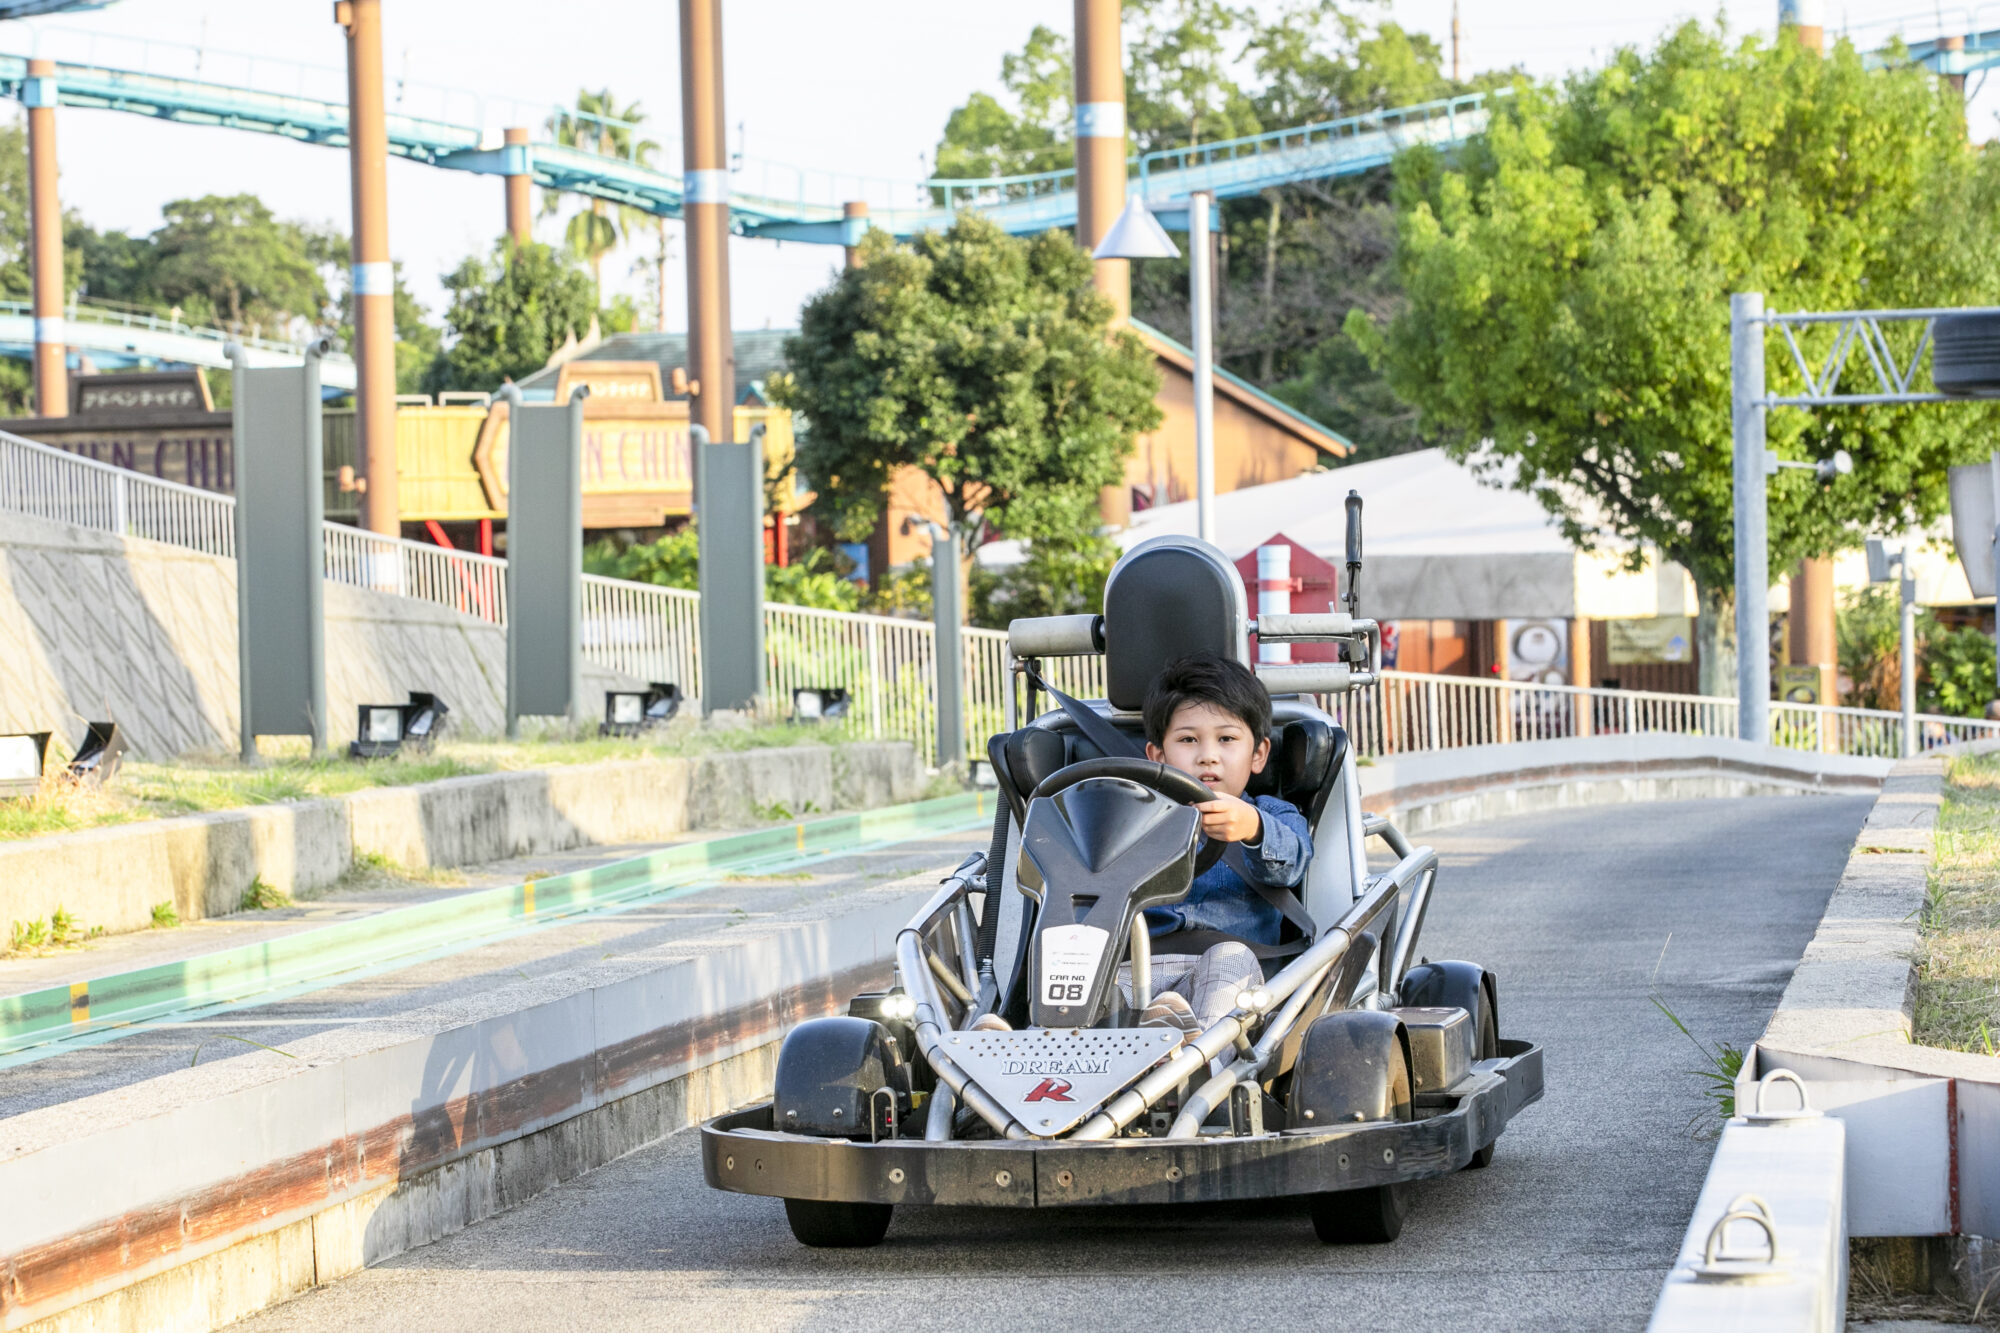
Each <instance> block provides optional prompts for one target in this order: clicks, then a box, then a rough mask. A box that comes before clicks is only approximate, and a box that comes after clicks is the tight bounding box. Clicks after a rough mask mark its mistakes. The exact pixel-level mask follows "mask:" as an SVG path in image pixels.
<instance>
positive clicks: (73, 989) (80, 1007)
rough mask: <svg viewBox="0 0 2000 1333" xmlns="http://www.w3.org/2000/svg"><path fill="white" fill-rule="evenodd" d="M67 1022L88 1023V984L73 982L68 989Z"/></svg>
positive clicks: (85, 982)
mask: <svg viewBox="0 0 2000 1333" xmlns="http://www.w3.org/2000/svg"><path fill="white" fill-rule="evenodd" d="M69 1021H70V1022H72V1023H88V1022H89V1021H90V983H89V982H87V981H73V982H71V983H70V987H69Z"/></svg>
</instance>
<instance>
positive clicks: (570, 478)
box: [501, 385, 589, 737]
mask: <svg viewBox="0 0 2000 1333" xmlns="http://www.w3.org/2000/svg"><path fill="white" fill-rule="evenodd" d="M588 392H589V391H588V390H587V389H582V388H579V389H576V390H575V391H573V392H572V393H571V394H570V399H569V402H567V403H564V404H561V405H559V406H542V405H540V404H536V405H534V406H527V405H525V404H523V403H522V402H521V391H520V390H519V389H516V388H514V386H512V385H508V386H507V388H506V389H505V390H503V391H502V394H501V396H502V397H503V398H505V399H506V402H507V734H508V735H509V736H512V737H518V736H519V735H520V734H521V719H522V718H523V717H564V718H572V717H574V716H576V704H577V694H578V691H579V690H580V689H581V687H582V684H583V400H584V397H585V396H586V394H587V393H588Z"/></svg>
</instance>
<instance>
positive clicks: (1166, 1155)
mask: <svg viewBox="0 0 2000 1333" xmlns="http://www.w3.org/2000/svg"><path fill="white" fill-rule="evenodd" d="M1500 1047H1501V1052H1502V1054H1501V1057H1500V1058H1499V1059H1497V1060H1483V1061H1481V1062H1479V1063H1478V1064H1477V1065H1475V1066H1474V1072H1473V1073H1472V1074H1471V1075H1470V1076H1469V1077H1468V1078H1467V1079H1466V1081H1465V1082H1463V1083H1461V1084H1460V1085H1459V1086H1458V1087H1457V1088H1455V1089H1454V1090H1453V1091H1454V1094H1455V1095H1456V1105H1454V1106H1453V1107H1452V1108H1451V1109H1450V1110H1448V1111H1444V1112H1441V1113H1440V1114H1437V1115H1433V1116H1430V1117H1428V1118H1426V1119H1422V1120H1413V1121H1407V1122H1405V1121H1376V1122H1374V1123H1371V1124H1365V1125H1355V1126H1351V1127H1349V1128H1345V1129H1334V1130H1303V1131H1301V1130H1288V1131H1284V1132H1280V1133H1271V1134H1262V1135H1255V1136H1250V1135H1243V1136H1233V1135H1208V1136H1205V1137H1203V1138H1200V1139H1165V1138H1121V1139H1108V1140H1097V1141H1079V1140H1075V1139H1032V1140H1020V1139H1012V1140H979V1141H954V1142H946V1143H934V1142H926V1141H925V1140H923V1139H884V1140H882V1141H881V1142H879V1143H864V1142H857V1141H854V1140H849V1139H826V1138H813V1137H810V1136H808V1135H804V1134H786V1133H780V1132H777V1131H775V1130H773V1129H772V1128H771V1104H770V1103H769V1102H764V1103H761V1104H759V1105H757V1106H753V1107H750V1108H748V1109H747V1110H742V1111H735V1112H732V1113H730V1114H728V1115H724V1116H718V1117H716V1118H715V1119H713V1120H711V1121H709V1122H708V1123H706V1124H705V1125H703V1126H702V1130H701V1156H702V1170H703V1173H704V1174H705V1175H706V1176H707V1178H708V1183H709V1184H710V1185H712V1186H714V1187H715V1188H717V1189H724V1190H731V1191H734V1192H736V1193H740V1194H758V1195H764V1196H768V1197H773V1198H788V1199H819V1200H829V1201H840V1202H848V1203H887V1204H898V1203H905V1204H933V1205H943V1206H954V1205H980V1206H986V1207H1003V1208H1006V1207H1011V1208H1064V1207H1078V1206H1086V1205H1095V1204H1138V1203H1196V1202H1212V1201H1217V1200H1224V1199H1265V1198H1276V1197H1281V1196H1285V1195H1296V1194H1318V1193H1322V1192H1326V1191H1335V1190H1353V1189H1365V1188H1368V1187H1370V1186H1376V1185H1390V1184H1398V1183H1402V1182H1405V1181H1413V1180H1425V1179H1429V1178H1432V1177H1435V1176H1443V1175H1449V1174H1450V1173H1452V1172H1454V1171H1457V1170H1459V1169H1460V1168H1462V1167H1464V1166H1465V1165H1466V1163H1467V1162H1469V1161H1471V1160H1472V1155H1473V1153H1474V1152H1476V1151H1477V1150H1478V1149H1480V1148H1482V1147H1484V1146H1485V1145H1486V1144H1488V1143H1491V1142H1492V1141H1493V1140H1494V1139H1495V1138H1496V1137H1498V1136H1499V1134H1500V1131H1501V1130H1502V1129H1503V1128H1504V1127H1505V1126H1506V1124H1507V1122H1508V1121H1509V1120H1510V1119H1512V1118H1513V1116H1514V1114H1515V1113H1516V1112H1517V1111H1519V1110H1520V1109H1521V1108H1522V1107H1524V1106H1527V1105H1528V1104H1529V1103H1531V1102H1534V1101H1536V1100H1538V1099H1539V1098H1540V1097H1541V1095H1542V1052H1541V1048H1540V1047H1538V1046H1535V1045H1532V1044H1530V1043H1528V1042H1523V1041H1502V1042H1501V1043H1500Z"/></svg>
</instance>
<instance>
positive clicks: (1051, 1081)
mask: <svg viewBox="0 0 2000 1333" xmlns="http://www.w3.org/2000/svg"><path fill="white" fill-rule="evenodd" d="M1069 1088H1070V1085H1069V1080H1068V1079H1062V1078H1045V1079H1043V1080H1042V1081H1041V1082H1040V1083H1038V1084H1036V1085H1035V1090H1034V1091H1033V1092H1031V1093H1029V1094H1028V1095H1027V1096H1025V1097H1023V1098H1022V1099H1021V1100H1022V1101H1024V1102H1073V1101H1075V1100H1076V1098H1074V1097H1072V1096H1070V1095H1069Z"/></svg>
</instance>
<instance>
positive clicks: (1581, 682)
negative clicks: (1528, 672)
mask: <svg viewBox="0 0 2000 1333" xmlns="http://www.w3.org/2000/svg"><path fill="white" fill-rule="evenodd" d="M1594 671H1595V666H1594V665H1593V663H1592V662H1591V660H1590V622H1589V621H1588V620H1585V619H1584V618H1583V617H1581V616H1578V617H1577V618H1576V619H1575V620H1572V621H1570V622H1569V683H1570V684H1572V685H1576V686H1579V687H1581V688H1583V689H1589V688H1590V687H1591V685H1592V684H1593V683H1594V679H1593V672H1594ZM1575 698H1576V734H1577V735H1579V736H1588V735H1590V733H1591V720H1592V719H1591V714H1592V712H1593V711H1594V710H1593V709H1592V707H1591V703H1590V696H1589V695H1587V694H1579V695H1577V696H1575Z"/></svg>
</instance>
